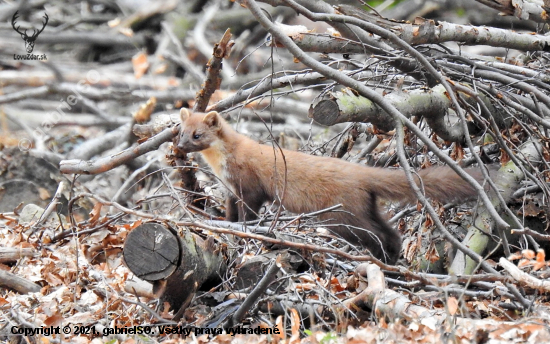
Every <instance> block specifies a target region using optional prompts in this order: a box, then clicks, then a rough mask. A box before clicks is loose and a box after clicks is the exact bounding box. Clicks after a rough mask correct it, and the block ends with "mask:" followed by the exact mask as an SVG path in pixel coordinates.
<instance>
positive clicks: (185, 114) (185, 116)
mask: <svg viewBox="0 0 550 344" xmlns="http://www.w3.org/2000/svg"><path fill="white" fill-rule="evenodd" d="M180 118H181V123H184V122H185V121H187V120H188V119H189V111H187V109H186V108H181V110H180Z"/></svg>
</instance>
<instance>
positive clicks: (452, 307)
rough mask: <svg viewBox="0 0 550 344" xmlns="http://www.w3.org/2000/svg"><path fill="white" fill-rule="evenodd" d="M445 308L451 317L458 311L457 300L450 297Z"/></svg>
mask: <svg viewBox="0 0 550 344" xmlns="http://www.w3.org/2000/svg"><path fill="white" fill-rule="evenodd" d="M447 308H448V309H449V313H450V314H451V315H455V314H456V311H457V309H458V300H457V299H456V298H455V297H454V296H451V297H449V298H448V299H447Z"/></svg>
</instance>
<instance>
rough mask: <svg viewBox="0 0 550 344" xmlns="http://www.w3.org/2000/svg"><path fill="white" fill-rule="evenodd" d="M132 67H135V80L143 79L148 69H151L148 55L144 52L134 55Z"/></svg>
mask: <svg viewBox="0 0 550 344" xmlns="http://www.w3.org/2000/svg"><path fill="white" fill-rule="evenodd" d="M132 67H134V76H135V78H136V79H139V78H141V77H142V76H143V75H144V74H145V73H146V72H147V69H149V62H148V61H147V54H146V53H145V52H143V51H142V52H139V53H137V54H136V55H134V57H132Z"/></svg>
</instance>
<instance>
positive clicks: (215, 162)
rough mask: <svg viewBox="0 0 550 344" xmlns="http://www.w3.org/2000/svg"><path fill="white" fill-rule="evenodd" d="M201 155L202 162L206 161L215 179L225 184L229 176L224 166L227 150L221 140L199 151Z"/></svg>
mask: <svg viewBox="0 0 550 344" xmlns="http://www.w3.org/2000/svg"><path fill="white" fill-rule="evenodd" d="M201 154H202V156H203V157H204V160H206V162H207V163H208V165H210V167H211V168H212V172H214V174H215V175H216V177H218V178H220V179H221V180H222V181H224V182H226V181H227V177H228V176H229V174H228V171H227V166H226V161H227V150H226V149H225V147H224V145H223V142H222V141H221V140H216V141H214V142H212V144H211V145H210V147H209V148H207V149H205V150H203V151H201Z"/></svg>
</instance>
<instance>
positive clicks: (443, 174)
mask: <svg viewBox="0 0 550 344" xmlns="http://www.w3.org/2000/svg"><path fill="white" fill-rule="evenodd" d="M465 171H466V172H467V173H468V174H469V175H471V176H472V177H474V178H475V179H476V180H477V181H478V182H479V183H482V182H483V174H482V173H481V171H480V170H479V169H474V168H469V169H465ZM378 172H379V173H376V175H377V178H376V179H378V180H379V182H378V183H376V187H375V190H376V193H377V194H378V195H379V196H380V197H382V198H386V199H391V200H397V201H406V202H413V201H415V200H416V199H417V198H416V195H415V193H414V191H413V190H412V188H411V187H410V185H409V182H408V181H407V177H406V176H405V172H403V171H399V170H391V171H388V170H383V169H380V170H379V171H378ZM418 177H420V179H421V180H422V182H421V183H420V182H419V179H418ZM414 178H415V180H416V183H417V185H419V186H422V187H423V190H424V191H425V193H426V196H427V197H429V198H432V199H435V200H437V201H440V202H443V203H446V202H452V201H459V200H460V201H467V200H471V199H474V198H475V197H477V191H476V190H475V189H474V188H473V187H472V186H471V185H470V183H468V182H467V181H465V180H464V179H462V178H461V177H460V176H459V175H458V174H456V173H455V172H454V171H453V170H452V169H451V168H450V167H447V166H444V167H430V168H427V169H424V170H421V171H420V172H418V174H417V175H414ZM421 190H422V188H421Z"/></svg>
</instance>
